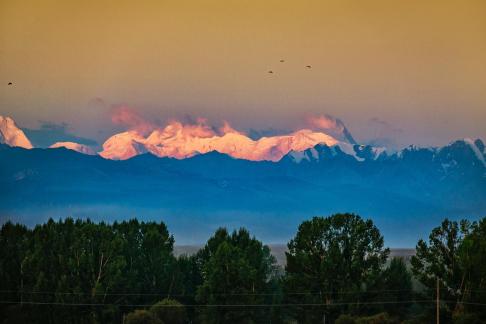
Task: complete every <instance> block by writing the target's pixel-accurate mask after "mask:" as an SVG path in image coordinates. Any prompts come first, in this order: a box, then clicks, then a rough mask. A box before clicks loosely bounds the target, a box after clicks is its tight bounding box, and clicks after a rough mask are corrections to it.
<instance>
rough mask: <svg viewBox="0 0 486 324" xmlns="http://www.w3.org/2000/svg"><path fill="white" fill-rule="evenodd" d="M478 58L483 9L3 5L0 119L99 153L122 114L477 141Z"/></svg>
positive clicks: (215, 2)
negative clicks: (89, 144) (340, 125)
mask: <svg viewBox="0 0 486 324" xmlns="http://www.w3.org/2000/svg"><path fill="white" fill-rule="evenodd" d="M485 57H486V1H484V0H457V1H455V0H450V1H449V0H442V1H433V0H407V1H405V0H396V1H389V0H367V1H361V0H355V1H352V0H320V1H319V0H315V1H314V0H298V1H297V0H294V1H285V0H279V1H276V0H265V1H262V0H204V1H202V0H191V1H188V0H158V1H148V0H139V1H123V0H118V1H109V0H97V1H91V0H85V1H54V0H42V1H40V0H22V1H12V0H0V115H7V116H11V117H12V118H14V119H15V120H16V121H17V123H18V124H19V125H20V126H22V127H24V128H29V129H31V130H34V131H35V130H37V129H39V130H41V131H42V130H43V131H45V132H49V130H51V131H52V130H53V131H57V132H59V131H61V132H65V133H69V136H71V137H73V138H81V139H83V140H85V141H89V140H92V139H93V140H95V141H97V142H98V143H102V142H103V141H104V140H105V139H106V138H107V137H108V136H110V135H112V134H113V133H114V132H116V131H117V130H118V128H119V127H120V126H119V125H114V124H113V123H112V119H111V118H110V112H111V111H113V109H114V107H117V106H127V107H130V108H131V109H133V110H135V111H137V112H138V113H139V114H141V115H142V116H144V118H147V119H149V120H153V121H154V122H155V123H164V122H165V121H167V120H168V119H170V118H182V119H183V118H197V117H204V118H207V119H209V120H210V121H211V122H214V123H221V121H222V120H227V121H229V122H231V124H232V125H233V127H235V128H237V129H241V130H246V131H248V130H258V131H262V132H265V131H268V130H269V129H274V130H292V129H295V128H296V127H298V126H299V125H301V123H302V121H303V120H305V118H306V117H305V116H308V115H309V114H329V115H332V116H336V117H338V118H340V119H341V120H343V121H344V123H345V124H346V126H347V128H348V129H349V130H350V131H351V133H352V134H353V137H354V138H355V139H356V140H357V141H358V142H373V143H378V144H379V143H385V142H387V141H388V142H389V143H392V144H394V145H408V144H417V145H443V144H446V143H448V142H449V141H451V140H453V139H457V138H463V137H472V138H477V137H479V138H482V139H486V127H485V126H486V123H485V121H486V59H485ZM280 60H284V61H285V62H280ZM307 65H311V68H310V69H309V68H307V67H306V66H307ZM270 70H271V71H273V73H268V71H270ZM9 82H12V85H10V86H9V85H8V83H9ZM187 116H190V117H187ZM50 136H52V134H50ZM392 144H391V145H392Z"/></svg>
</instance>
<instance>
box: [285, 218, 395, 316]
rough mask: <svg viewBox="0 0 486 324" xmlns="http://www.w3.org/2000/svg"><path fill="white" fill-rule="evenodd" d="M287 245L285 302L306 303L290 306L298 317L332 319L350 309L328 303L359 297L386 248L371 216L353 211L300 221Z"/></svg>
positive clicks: (374, 276) (382, 260)
mask: <svg viewBox="0 0 486 324" xmlns="http://www.w3.org/2000/svg"><path fill="white" fill-rule="evenodd" d="M288 249H289V251H288V252H287V253H286V257H287V265H286V267H285V270H286V277H285V293H286V295H287V298H288V302H289V303H294V304H308V305H310V306H305V307H294V308H293V309H291V310H292V311H293V316H294V317H295V319H296V320H298V322H299V323H317V322H322V320H323V319H324V317H326V319H328V320H333V319H336V317H337V316H338V315H339V314H342V313H347V312H351V311H352V309H351V307H346V306H332V304H333V303H345V302H359V301H360V295H361V293H363V292H366V290H367V289H368V287H370V286H373V285H375V282H376V281H377V279H378V277H379V275H380V273H381V268H382V267H383V266H384V264H385V261H386V259H387V256H388V253H389V250H388V249H385V248H384V247H383V237H382V236H381V234H380V232H379V230H378V229H377V228H376V227H375V226H374V225H373V222H372V221H371V220H363V219H361V217H359V216H357V215H353V214H336V215H333V216H330V217H314V218H313V219H312V220H309V221H305V222H303V223H302V224H301V225H300V226H299V229H298V231H297V234H296V236H295V237H294V238H293V239H292V240H291V241H290V242H289V243H288ZM321 304H322V305H328V306H320V305H321ZM312 305H318V306H312ZM356 311H357V310H356Z"/></svg>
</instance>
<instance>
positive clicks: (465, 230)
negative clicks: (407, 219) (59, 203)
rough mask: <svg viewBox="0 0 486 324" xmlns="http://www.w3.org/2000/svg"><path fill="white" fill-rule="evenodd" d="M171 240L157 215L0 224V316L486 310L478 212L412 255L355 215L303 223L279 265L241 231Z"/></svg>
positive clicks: (355, 316)
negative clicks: (179, 250)
mask: <svg viewBox="0 0 486 324" xmlns="http://www.w3.org/2000/svg"><path fill="white" fill-rule="evenodd" d="M173 245H174V239H173V237H172V236H171V235H170V234H169V232H168V230H167V227H166V226H165V224H164V223H154V222H147V223H145V222H140V221H138V220H130V221H127V222H125V221H124V222H115V223H113V224H106V223H99V224H95V223H93V222H91V221H89V220H73V219H69V218H68V219H66V220H62V221H58V222H56V221H53V220H49V221H48V222H47V223H45V224H43V225H38V226H36V227H35V228H34V229H28V228H26V227H25V226H23V225H18V224H12V223H10V222H8V223H5V224H4V225H3V226H2V228H1V232H0V296H1V297H0V301H1V303H0V319H1V320H0V322H3V323H127V324H129V323H132V324H133V323H165V324H172V323H175V324H177V323H340V324H345V323H346V324H347V323H356V324H358V323H360V324H362V323H433V322H435V320H436V319H435V318H436V297H437V291H438V292H439V312H440V323H484V319H485V318H486V219H483V220H481V221H479V222H473V223H470V222H467V221H462V222H460V223H457V222H453V221H449V220H444V221H443V222H442V224H440V225H439V226H438V227H437V228H435V229H434V230H433V231H432V232H431V233H430V237H429V239H428V241H427V242H425V241H422V240H421V241H419V242H418V243H417V246H416V256H414V257H413V258H412V260H411V264H409V263H406V262H405V261H404V260H403V259H401V258H393V259H391V260H389V259H388V254H389V250H388V249H387V248H385V247H384V241H383V236H382V235H381V234H380V232H379V230H378V229H377V228H376V227H375V226H374V225H373V223H372V221H371V220H363V219H361V218H360V217H359V216H356V215H352V214H337V215H333V216H331V217H325V218H322V217H315V218H313V219H311V220H309V221H305V222H303V223H302V224H301V225H300V226H299V228H298V231H297V233H296V235H295V237H294V238H293V239H292V240H291V241H290V242H289V243H288V253H287V254H286V258H287V260H286V261H287V262H286V266H285V269H281V268H279V267H278V266H277V265H276V262H275V259H274V257H273V256H272V255H271V254H270V250H269V248H268V247H267V246H265V245H263V244H262V243H261V242H260V241H258V240H257V239H256V238H254V237H252V236H251V235H250V233H249V232H248V231H247V230H245V229H240V230H238V231H234V232H232V233H229V232H228V231H227V230H226V229H223V228H222V229H218V230H217V231H216V232H215V233H214V235H213V236H212V237H211V238H210V239H209V240H208V242H207V243H206V245H205V246H204V248H202V249H201V250H200V251H199V252H198V253H196V254H195V255H191V256H186V255H182V256H179V257H175V256H174V254H173ZM409 268H410V270H409Z"/></svg>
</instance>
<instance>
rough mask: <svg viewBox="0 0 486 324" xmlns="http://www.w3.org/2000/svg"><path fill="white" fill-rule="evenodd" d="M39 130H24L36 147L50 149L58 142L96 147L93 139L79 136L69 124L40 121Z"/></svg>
mask: <svg viewBox="0 0 486 324" xmlns="http://www.w3.org/2000/svg"><path fill="white" fill-rule="evenodd" d="M39 124H40V126H39V128H38V129H29V128H23V131H24V132H25V134H26V135H27V137H28V138H29V139H30V141H31V142H32V144H33V145H34V146H35V147H49V146H50V145H52V144H54V143H56V142H60V141H63V142H76V143H80V144H84V145H90V146H96V145H97V144H98V143H97V142H96V141H94V140H92V139H89V138H85V137H80V136H77V135H75V134H73V133H71V131H70V129H69V128H70V126H69V124H67V123H55V122H51V121H39Z"/></svg>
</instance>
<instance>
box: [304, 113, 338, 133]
mask: <svg viewBox="0 0 486 324" xmlns="http://www.w3.org/2000/svg"><path fill="white" fill-rule="evenodd" d="M306 122H307V125H308V126H310V127H312V128H314V129H320V130H330V131H337V132H343V131H344V124H343V122H342V121H341V120H339V119H337V118H335V117H332V116H330V115H327V114H323V115H310V116H307V117H306Z"/></svg>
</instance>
